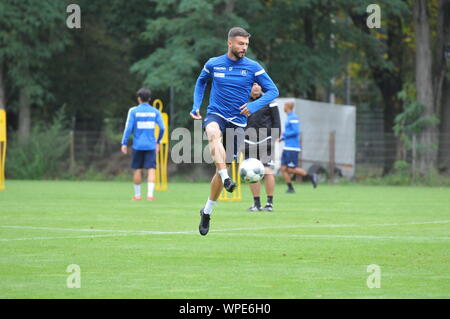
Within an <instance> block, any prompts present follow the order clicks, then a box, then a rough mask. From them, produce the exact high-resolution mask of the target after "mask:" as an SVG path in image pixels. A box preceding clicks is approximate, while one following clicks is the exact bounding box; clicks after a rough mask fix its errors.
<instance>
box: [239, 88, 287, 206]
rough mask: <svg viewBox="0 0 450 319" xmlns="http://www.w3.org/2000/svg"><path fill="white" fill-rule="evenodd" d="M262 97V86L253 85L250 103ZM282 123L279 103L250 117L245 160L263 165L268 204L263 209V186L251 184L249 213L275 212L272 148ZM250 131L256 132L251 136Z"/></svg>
mask: <svg viewBox="0 0 450 319" xmlns="http://www.w3.org/2000/svg"><path fill="white" fill-rule="evenodd" d="M261 96H262V90H261V86H259V84H258V83H253V87H252V91H251V93H250V101H255V100H257V99H259V98H260V97H261ZM280 129H281V121H280V113H279V111H278V104H277V103H274V102H272V103H270V104H267V105H265V106H264V107H263V108H261V109H259V110H258V111H257V112H255V113H253V114H252V115H250V116H249V118H248V122H247V128H246V133H248V134H246V139H245V151H244V154H245V158H246V159H247V158H250V157H254V158H257V159H258V160H260V161H261V163H263V165H264V167H265V176H264V184H265V188H266V195H267V203H266V206H264V208H262V207H261V200H260V190H261V184H260V183H259V182H258V183H254V184H250V189H251V191H252V194H253V206H251V207H250V208H249V209H248V211H250V212H256V211H261V210H265V211H269V212H271V211H273V193H274V189H275V176H274V175H273V171H272V169H273V156H272V155H273V154H272V147H273V144H274V143H275V141H276V140H277V139H278V137H279V135H280ZM250 130H254V131H253V132H251V134H250Z"/></svg>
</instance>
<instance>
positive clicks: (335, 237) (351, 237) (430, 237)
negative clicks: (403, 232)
mask: <svg viewBox="0 0 450 319" xmlns="http://www.w3.org/2000/svg"><path fill="white" fill-rule="evenodd" d="M217 235H223V236H236V235H237V234H236V233H220V234H217ZM243 236H251V237H283V238H327V239H408V240H450V237H445V236H383V235H381V236H378V235H312V234H308V235H306V234H243Z"/></svg>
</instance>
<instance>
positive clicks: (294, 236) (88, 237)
mask: <svg viewBox="0 0 450 319" xmlns="http://www.w3.org/2000/svg"><path fill="white" fill-rule="evenodd" d="M220 231H221V232H218V233H217V234H215V235H219V236H220V235H222V236H233V237H234V236H244V237H250V236H251V237H282V238H304V239H317V238H322V239H323V238H325V239H369V240H372V239H391V240H392V239H397V240H405V239H406V240H426V241H429V240H431V241H433V240H450V237H436V236H429V237H427V236H376V235H312V234H309V235H303V234H254V233H253V234H251V233H246V234H236V233H225V232H222V231H224V229H222V230H220ZM215 232H217V230H216V231H211V233H213V234H214V233H215ZM186 233H187V232H183V233H182V234H186ZM153 234H154V233H153ZM164 234H168V233H164ZM175 234H180V233H175ZM189 234H195V235H198V233H197V232H194V231H192V232H190V233H189ZM145 235H150V234H149V233H131V232H130V233H120V234H105V235H80V236H64V237H29V238H0V242H2V241H3V242H5V241H8V242H9V241H25V240H52V239H90V238H98V237H128V236H145Z"/></svg>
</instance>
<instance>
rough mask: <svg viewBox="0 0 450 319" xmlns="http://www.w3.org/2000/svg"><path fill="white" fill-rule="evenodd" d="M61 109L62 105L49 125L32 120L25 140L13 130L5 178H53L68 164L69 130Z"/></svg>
mask: <svg viewBox="0 0 450 319" xmlns="http://www.w3.org/2000/svg"><path fill="white" fill-rule="evenodd" d="M63 112H64V110H63V109H61V110H60V111H59V112H58V113H57V114H56V116H55V117H54V119H53V121H52V122H51V123H50V125H48V123H44V122H37V123H36V122H35V123H34V125H33V127H32V129H31V134H30V138H29V140H28V141H27V142H26V143H19V142H18V138H17V134H12V137H11V139H10V141H9V143H8V145H9V146H8V151H7V154H6V155H7V158H6V175H7V177H8V178H14V179H42V178H54V177H57V176H58V174H59V173H60V172H61V170H62V169H65V168H67V166H68V165H67V151H68V148H69V134H68V133H69V132H68V130H67V128H66V126H65V120H64V114H63Z"/></svg>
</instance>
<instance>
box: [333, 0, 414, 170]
mask: <svg viewBox="0 0 450 319" xmlns="http://www.w3.org/2000/svg"><path fill="white" fill-rule="evenodd" d="M371 2H372V1H358V2H355V1H353V2H351V5H349V4H347V5H345V1H344V3H343V4H342V5H343V6H344V7H346V11H347V12H348V14H349V15H350V17H351V19H352V23H353V25H354V27H355V28H354V30H355V31H356V33H355V36H356V39H354V40H353V43H356V44H357V46H358V49H359V50H361V51H362V52H364V56H365V61H366V63H367V65H368V66H369V68H370V70H371V73H372V78H373V80H374V82H375V83H376V85H377V87H378V88H379V90H380V93H381V96H382V98H383V104H384V105H383V114H384V132H385V154H384V155H385V156H384V157H385V163H384V168H383V172H384V174H387V173H389V172H390V171H391V170H392V168H393V163H394V161H395V159H396V154H397V153H398V152H397V148H398V147H399V146H400V141H399V140H398V139H396V140H395V141H394V142H393V141H392V138H395V137H394V131H393V128H394V125H395V118H396V116H397V115H399V114H400V113H401V112H402V110H403V104H402V101H401V100H400V99H399V98H398V93H399V92H400V91H401V90H402V88H403V83H404V77H405V73H406V70H405V68H406V65H405V59H404V56H405V54H406V52H408V50H407V47H406V45H405V43H406V41H405V39H406V36H407V35H406V34H405V29H406V28H405V20H406V19H407V18H408V16H409V13H410V12H409V8H408V6H407V4H406V2H405V1H401V0H395V1H382V2H380V5H381V9H382V16H383V17H384V18H382V28H381V29H380V30H371V29H369V28H368V27H367V24H366V21H367V17H368V15H367V12H366V8H367V6H368V5H369V4H371Z"/></svg>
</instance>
